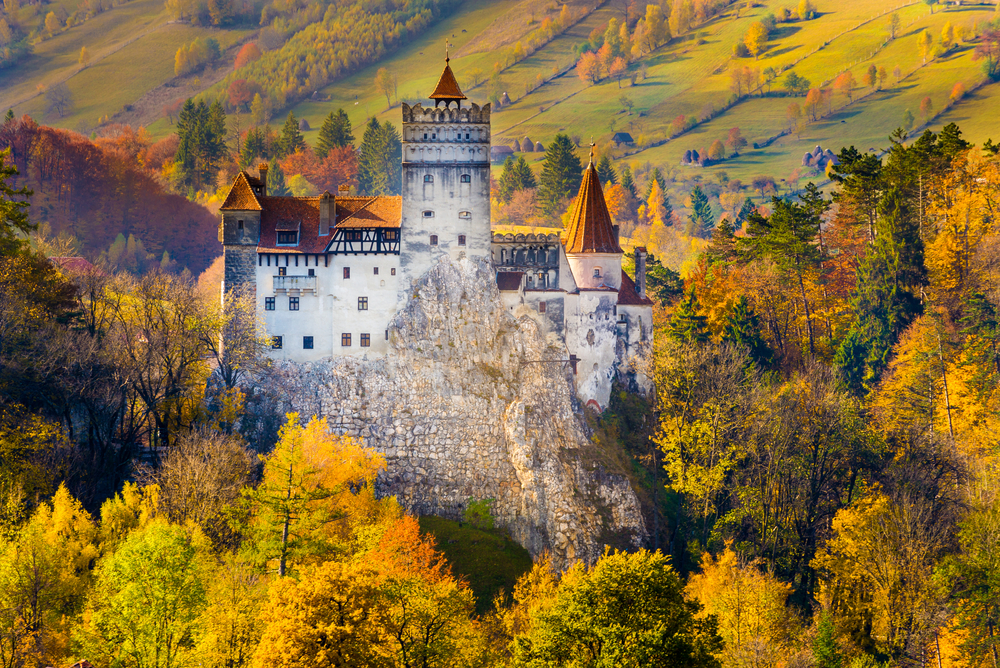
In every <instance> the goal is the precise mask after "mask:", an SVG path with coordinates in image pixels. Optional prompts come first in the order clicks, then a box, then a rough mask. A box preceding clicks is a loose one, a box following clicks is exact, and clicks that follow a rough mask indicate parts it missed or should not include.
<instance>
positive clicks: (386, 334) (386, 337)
mask: <svg viewBox="0 0 1000 668" xmlns="http://www.w3.org/2000/svg"><path fill="white" fill-rule="evenodd" d="M385 340H386V341H388V340H389V330H388V329H387V330H385Z"/></svg>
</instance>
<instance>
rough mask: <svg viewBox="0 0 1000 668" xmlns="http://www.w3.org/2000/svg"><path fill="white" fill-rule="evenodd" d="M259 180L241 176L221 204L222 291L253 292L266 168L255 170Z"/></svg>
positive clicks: (243, 173)
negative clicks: (223, 256)
mask: <svg viewBox="0 0 1000 668" xmlns="http://www.w3.org/2000/svg"><path fill="white" fill-rule="evenodd" d="M258 170H259V171H258V174H259V178H258V177H255V176H252V175H251V174H249V173H248V172H240V173H239V174H238V175H237V176H236V180H235V181H234V182H233V187H232V189H230V191H229V195H228V196H227V197H226V201H225V202H223V203H222V207H221V208H220V212H221V213H222V225H221V226H220V227H219V241H221V242H222V244H223V253H224V254H225V270H224V274H223V282H222V285H223V289H224V290H225V291H226V292H229V291H231V290H236V289H240V290H243V289H250V290H252V291H254V292H256V270H257V243H258V242H259V241H260V214H261V212H262V211H263V210H264V209H263V207H262V206H261V201H262V200H263V199H264V198H266V197H267V164H266V163H265V164H261V165H260V167H259V168H258Z"/></svg>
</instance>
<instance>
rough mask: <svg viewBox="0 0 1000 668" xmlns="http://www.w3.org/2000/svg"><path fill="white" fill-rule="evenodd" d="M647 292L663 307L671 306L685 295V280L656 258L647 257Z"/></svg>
mask: <svg viewBox="0 0 1000 668" xmlns="http://www.w3.org/2000/svg"><path fill="white" fill-rule="evenodd" d="M646 292H647V293H648V294H649V295H651V297H652V298H653V299H654V300H655V301H657V302H659V303H660V304H661V305H666V304H671V303H673V302H674V300H676V299H677V298H678V297H680V296H681V295H683V294H684V279H683V278H681V275H680V274H679V273H677V272H676V271H674V270H673V269H671V268H670V267H664V266H663V263H661V262H660V261H659V260H658V259H657V258H656V256H654V255H649V256H647V257H646Z"/></svg>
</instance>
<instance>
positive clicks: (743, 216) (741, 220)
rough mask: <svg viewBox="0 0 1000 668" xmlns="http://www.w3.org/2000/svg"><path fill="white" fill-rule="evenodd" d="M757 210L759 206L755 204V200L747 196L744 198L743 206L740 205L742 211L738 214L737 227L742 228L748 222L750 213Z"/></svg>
mask: <svg viewBox="0 0 1000 668" xmlns="http://www.w3.org/2000/svg"><path fill="white" fill-rule="evenodd" d="M756 210H757V207H755V206H754V205H753V200H751V199H750V198H749V197H747V198H746V199H745V200H743V206H741V207H740V212H739V213H737V214H736V224H735V227H736V229H740V228H741V227H743V225H744V224H745V223H746V222H747V218H749V217H750V214H751V213H753V212H754V211H756Z"/></svg>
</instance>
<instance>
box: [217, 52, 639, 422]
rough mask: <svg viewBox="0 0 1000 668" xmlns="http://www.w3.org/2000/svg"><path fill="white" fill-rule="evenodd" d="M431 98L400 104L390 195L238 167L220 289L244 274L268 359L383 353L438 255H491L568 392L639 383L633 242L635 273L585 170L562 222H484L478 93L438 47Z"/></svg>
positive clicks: (225, 213)
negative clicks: (397, 192)
mask: <svg viewBox="0 0 1000 668" xmlns="http://www.w3.org/2000/svg"><path fill="white" fill-rule="evenodd" d="M430 97H431V99H432V100H433V101H434V106H433V107H427V108H424V107H423V106H422V105H421V104H416V105H414V106H412V107H411V106H409V105H407V104H405V103H404V104H402V113H403V131H402V144H403V156H402V174H403V187H402V192H403V194H402V196H377V197H348V196H340V195H339V194H338V195H331V194H330V193H329V192H326V193H323V194H322V195H320V196H318V197H272V196H269V195H268V194H267V166H266V165H261V166H260V168H259V172H258V175H256V176H254V175H251V174H250V173H248V172H245V171H244V172H241V173H240V174H238V175H237V176H236V179H235V180H234V182H233V185H232V188H231V190H230V192H229V195H228V196H227V198H226V200H225V202H224V203H223V205H222V207H221V215H222V223H221V227H220V240H221V241H222V243H223V246H224V249H225V275H224V291H228V290H232V289H235V288H238V287H241V286H242V287H249V288H252V289H253V291H254V293H255V294H256V300H257V304H258V310H259V314H260V316H261V318H262V320H263V322H264V325H265V328H266V331H267V334H268V336H270V337H271V341H272V348H271V355H272V357H273V358H274V359H276V360H285V361H290V362H310V361H316V360H321V359H324V358H331V357H338V356H357V357H366V358H375V357H380V356H385V355H387V354H391V351H392V342H391V340H390V334H391V332H390V327H389V324H390V321H391V320H392V318H393V317H394V315H395V314H396V313H397V312H398V311H399V310H400V309H402V308H403V307H405V306H406V303H407V301H408V300H409V299H410V297H411V294H412V286H413V285H414V282H415V281H417V280H418V279H419V278H420V277H421V276H423V275H424V274H425V273H426V272H427V271H428V270H429V269H431V268H432V267H433V266H434V265H435V264H436V263H438V262H440V261H443V260H444V259H446V258H450V259H451V260H453V261H458V260H460V259H462V258H469V259H474V260H483V261H488V262H491V263H492V265H493V267H494V269H495V271H496V281H497V287H498V289H499V292H500V295H501V298H502V301H503V303H504V305H505V306H506V307H507V308H509V309H510V311H511V313H512V315H514V316H515V317H529V318H531V319H532V320H534V321H535V322H536V323H537V325H538V326H539V329H540V330H541V332H543V333H544V334H546V335H547V336H549V337H550V340H551V341H552V343H553V345H559V346H564V347H565V350H566V358H567V359H566V360H565V361H566V363H567V364H568V365H569V366H571V368H572V372H573V376H574V380H575V390H576V394H577V397H578V398H579V399H580V400H581V401H582V402H583V403H585V404H589V405H591V406H594V407H596V408H597V409H602V408H604V407H606V406H607V404H608V400H609V397H610V393H611V387H612V383H613V381H614V379H615V378H616V376H617V377H619V378H621V379H623V380H625V381H627V383H628V384H629V385H630V386H631V387H633V388H634V389H638V390H640V391H648V390H649V388H650V384H651V381H650V379H649V377H648V374H647V373H645V372H644V370H645V368H646V362H647V361H648V359H649V357H650V352H651V350H652V330H653V308H652V306H653V305H652V301H650V299H649V298H648V297H647V296H646V277H645V273H646V271H645V259H646V251H645V249H644V248H637V249H636V251H635V275H636V278H635V281H633V280H632V279H631V278H629V277H628V276H627V275H626V274H625V272H624V271H623V270H622V255H623V251H622V249H621V246H620V245H619V240H618V229H617V227H616V226H615V225H613V222H612V219H611V216H610V214H609V213H608V208H607V205H606V204H605V201H604V194H603V191H602V188H601V184H600V181H599V179H598V176H597V170H596V169H595V167H594V164H593V152H591V161H590V164H588V165H587V168H586V170H585V172H584V175H583V181H582V183H581V186H580V192H579V195H578V197H577V199H576V201H575V203H574V206H573V211H572V216H571V221H570V224H569V226H568V227H567V229H566V231H565V232H564V233H563V234H562V235H559V234H557V233H551V234H546V233H539V234H500V233H497V234H493V233H492V232H491V228H490V105H489V104H486V105H484V106H483V107H479V106H477V105H476V104H474V103H472V104H470V105H468V106H467V107H463V106H462V101H463V100H466V99H467V98H466V96H465V95H464V94H463V93H462V91H461V89H460V88H459V85H458V82H457V81H456V80H455V76H454V74H453V73H452V70H451V67H450V65H449V64H448V61H447V59H446V62H445V68H444V72H443V73H442V74H441V77H440V80H439V81H438V84H437V86H436V88H435V89H434V92H433V93H432V94H431V96H430Z"/></svg>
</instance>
